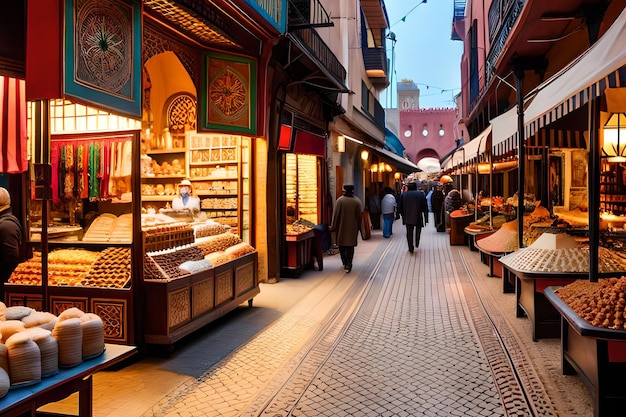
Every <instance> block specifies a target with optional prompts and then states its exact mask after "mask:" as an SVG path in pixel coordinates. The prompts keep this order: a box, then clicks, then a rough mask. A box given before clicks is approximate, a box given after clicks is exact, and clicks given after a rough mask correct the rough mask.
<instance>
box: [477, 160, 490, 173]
mask: <svg viewBox="0 0 626 417" xmlns="http://www.w3.org/2000/svg"><path fill="white" fill-rule="evenodd" d="M476 170H477V171H478V173H479V174H489V173H490V172H491V164H490V163H489V162H480V163H479V164H478V165H477V166H476Z"/></svg>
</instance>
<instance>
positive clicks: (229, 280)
mask: <svg viewBox="0 0 626 417" xmlns="http://www.w3.org/2000/svg"><path fill="white" fill-rule="evenodd" d="M215 280H216V285H215V291H216V292H217V294H216V296H215V305H220V304H222V303H223V302H224V301H228V300H230V299H231V298H233V295H234V293H233V292H234V289H233V270H232V269H228V270H226V271H224V272H222V273H220V274H216V275H215Z"/></svg>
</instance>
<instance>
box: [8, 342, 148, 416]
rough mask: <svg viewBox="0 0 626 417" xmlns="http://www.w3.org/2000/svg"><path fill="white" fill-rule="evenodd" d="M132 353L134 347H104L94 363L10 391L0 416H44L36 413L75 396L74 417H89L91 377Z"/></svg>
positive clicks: (60, 371)
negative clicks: (47, 405)
mask: <svg viewBox="0 0 626 417" xmlns="http://www.w3.org/2000/svg"><path fill="white" fill-rule="evenodd" d="M135 353H137V348H136V347H134V346H122V345H108V344H107V345H106V348H105V351H104V353H103V354H102V355H100V356H98V357H96V358H94V359H89V360H87V361H83V362H82V363H81V364H80V365H78V366H75V367H73V368H69V369H61V370H59V372H58V373H57V374H56V375H53V376H50V377H46V378H43V379H42V380H41V382H39V383H37V384H33V385H29V386H25V387H21V388H14V389H11V390H10V391H9V392H8V393H7V395H6V396H5V397H4V398H2V399H0V415H2V416H6V417H9V416H11V417H13V416H15V417H17V416H19V417H24V416H33V417H34V416H36V415H46V414H43V413H40V412H37V409H38V408H39V407H42V406H44V405H46V404H50V403H53V402H57V401H60V400H62V399H64V398H67V397H68V396H70V395H72V394H74V393H78V415H79V416H80V417H91V416H92V415H93V410H92V399H93V382H92V376H93V374H95V373H96V372H99V371H101V370H103V369H106V368H109V367H111V366H113V365H115V364H117V363H120V362H122V361H124V360H126V359H128V358H130V357H131V356H133V355H134V354H135ZM47 415H50V414H47ZM54 415H55V416H61V415H62V414H54Z"/></svg>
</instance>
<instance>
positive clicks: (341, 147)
mask: <svg viewBox="0 0 626 417" xmlns="http://www.w3.org/2000/svg"><path fill="white" fill-rule="evenodd" d="M345 151H346V137H345V136H343V135H338V136H337V152H339V153H344V152H345Z"/></svg>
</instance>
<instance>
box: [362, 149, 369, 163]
mask: <svg viewBox="0 0 626 417" xmlns="http://www.w3.org/2000/svg"><path fill="white" fill-rule="evenodd" d="M369 157H370V153H369V152H368V151H367V149H363V150H362V151H361V159H362V160H364V161H367V160H368V158H369Z"/></svg>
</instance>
